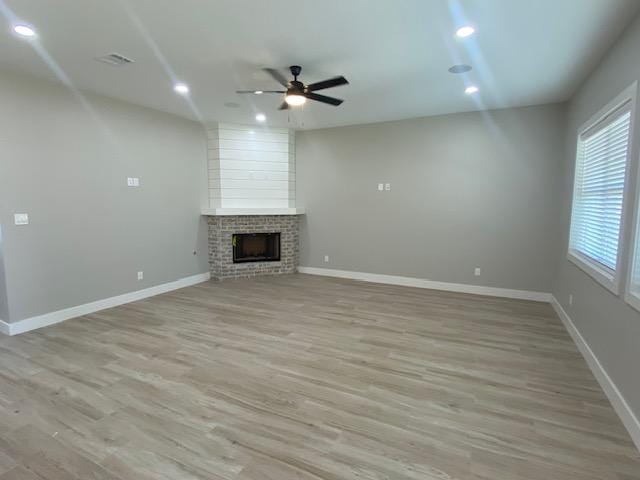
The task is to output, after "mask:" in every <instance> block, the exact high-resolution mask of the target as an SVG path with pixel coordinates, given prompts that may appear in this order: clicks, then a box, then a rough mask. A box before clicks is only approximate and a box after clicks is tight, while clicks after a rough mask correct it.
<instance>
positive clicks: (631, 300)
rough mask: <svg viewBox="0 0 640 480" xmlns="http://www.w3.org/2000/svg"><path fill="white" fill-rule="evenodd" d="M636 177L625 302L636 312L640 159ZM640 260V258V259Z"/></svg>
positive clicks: (638, 300)
mask: <svg viewBox="0 0 640 480" xmlns="http://www.w3.org/2000/svg"><path fill="white" fill-rule="evenodd" d="M633 158H638V152H637V151H636V152H634V157H633ZM635 168H636V175H635V180H636V183H635V189H636V192H635V198H634V202H633V205H634V214H633V217H632V222H631V227H630V228H631V230H632V232H631V241H630V247H629V249H628V250H629V252H628V256H629V263H628V267H629V268H628V270H627V276H626V285H625V292H624V299H625V301H626V302H627V303H628V304H629V305H630V306H632V307H633V308H635V309H636V310H640V296H639V295H638V294H635V293H633V292H632V291H631V285H632V284H633V272H634V270H635V267H636V265H635V263H636V249H639V250H640V159H638V163H637V164H636V165H635ZM638 260H640V258H638Z"/></svg>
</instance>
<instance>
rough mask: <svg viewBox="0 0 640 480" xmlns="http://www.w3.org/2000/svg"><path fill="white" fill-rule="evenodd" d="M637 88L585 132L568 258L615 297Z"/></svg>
mask: <svg viewBox="0 0 640 480" xmlns="http://www.w3.org/2000/svg"><path fill="white" fill-rule="evenodd" d="M632 87H633V90H631V89H630V90H629V91H625V93H626V95H625V94H623V97H622V99H620V98H619V99H617V100H618V101H617V102H615V103H614V106H613V107H612V108H611V109H609V111H608V112H607V113H606V114H604V115H599V116H598V117H597V118H596V120H595V121H591V122H589V123H588V124H587V125H586V126H585V127H584V128H583V129H581V131H580V134H579V136H578V145H577V152H576V172H575V180H574V187H573V206H572V211H571V232H570V240H569V259H570V260H571V261H573V262H574V263H575V264H576V265H578V266H579V267H580V268H582V269H583V270H585V271H586V272H587V273H588V274H590V275H591V276H593V277H594V278H595V279H596V280H597V281H599V282H600V283H601V284H602V285H604V286H605V287H607V288H608V289H609V290H611V291H613V292H614V293H617V292H618V285H619V280H620V275H619V272H620V252H621V250H622V248H621V247H622V238H623V223H624V222H623V218H624V216H623V210H624V200H625V198H624V196H625V190H626V189H625V185H626V178H627V170H628V165H629V161H628V158H629V153H630V132H631V119H632V113H633V112H632V106H633V100H634V95H633V93H629V92H633V91H635V85H633V86H632ZM639 280H640V276H639ZM639 287H640V282H639Z"/></svg>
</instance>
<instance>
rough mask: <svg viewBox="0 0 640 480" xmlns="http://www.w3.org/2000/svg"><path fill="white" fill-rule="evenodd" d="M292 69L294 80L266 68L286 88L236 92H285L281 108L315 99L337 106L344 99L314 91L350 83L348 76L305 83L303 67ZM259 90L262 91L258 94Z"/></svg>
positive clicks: (285, 108) (239, 91)
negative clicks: (301, 73)
mask: <svg viewBox="0 0 640 480" xmlns="http://www.w3.org/2000/svg"><path fill="white" fill-rule="evenodd" d="M289 70H290V71H291V75H293V80H287V79H286V78H285V77H284V76H283V75H282V74H281V73H280V72H279V71H278V70H276V69H273V68H265V69H264V71H265V72H267V73H268V74H269V75H271V77H273V79H274V80H275V81H276V82H278V83H279V84H280V85H282V86H283V87H285V88H286V90H238V91H236V93H242V94H245V93H252V94H254V95H261V94H263V93H278V94H284V101H283V102H282V105H280V110H287V109H288V108H289V107H297V106H300V105H304V104H305V103H306V102H307V100H314V101H316V102H321V103H326V104H327V105H333V106H334V107H337V106H338V105H340V104H341V103H342V102H343V101H344V100H341V99H339V98H334V97H328V96H326V95H319V94H317V93H313V92H315V91H317V90H324V89H325V88H332V87H339V86H341V85H348V84H349V82H348V81H347V79H346V78H344V77H342V76H340V77H334V78H329V79H327V80H323V81H321V82H316V83H311V84H309V85H305V84H304V83H302V82H300V81H299V80H298V76H299V75H300V72H302V67H301V66H299V65H292V66H291V67H289ZM258 92H260V93H259V94H258Z"/></svg>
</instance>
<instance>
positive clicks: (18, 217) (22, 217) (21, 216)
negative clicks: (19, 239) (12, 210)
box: [13, 213, 29, 225]
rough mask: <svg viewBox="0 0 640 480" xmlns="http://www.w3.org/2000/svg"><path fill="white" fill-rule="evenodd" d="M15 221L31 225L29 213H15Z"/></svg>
mask: <svg viewBox="0 0 640 480" xmlns="http://www.w3.org/2000/svg"><path fill="white" fill-rule="evenodd" d="M13 223H15V224H16V225H29V214H27V213H16V214H14V215H13Z"/></svg>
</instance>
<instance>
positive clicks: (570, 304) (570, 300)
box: [569, 293, 573, 307]
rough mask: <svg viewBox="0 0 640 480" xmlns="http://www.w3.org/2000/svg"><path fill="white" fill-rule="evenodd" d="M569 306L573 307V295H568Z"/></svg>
mask: <svg viewBox="0 0 640 480" xmlns="http://www.w3.org/2000/svg"><path fill="white" fill-rule="evenodd" d="M569 306H570V307H573V293H570V294H569Z"/></svg>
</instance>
